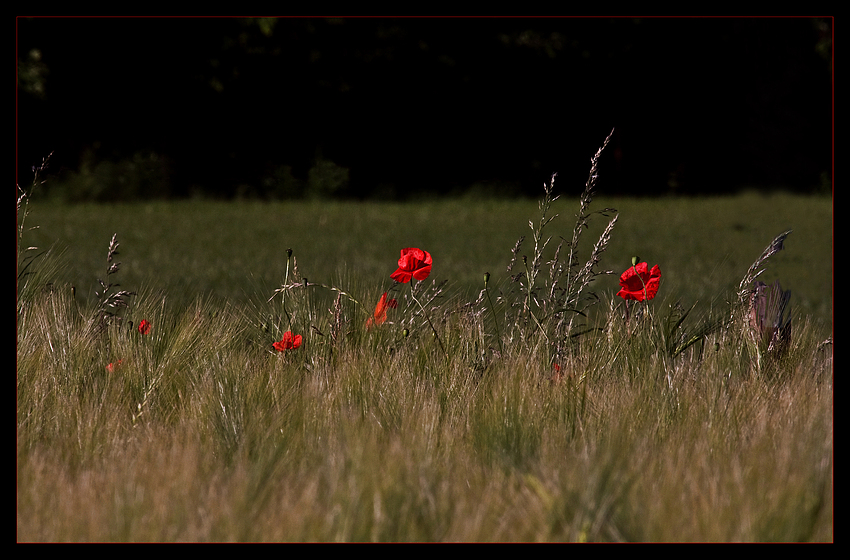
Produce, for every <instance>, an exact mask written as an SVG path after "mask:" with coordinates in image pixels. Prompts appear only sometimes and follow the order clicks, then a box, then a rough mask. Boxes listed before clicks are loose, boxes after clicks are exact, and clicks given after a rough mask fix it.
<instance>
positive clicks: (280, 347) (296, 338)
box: [272, 331, 301, 352]
mask: <svg viewBox="0 0 850 560" xmlns="http://www.w3.org/2000/svg"><path fill="white" fill-rule="evenodd" d="M272 346H274V349H275V350H277V351H278V352H283V351H284V350H295V349H296V348H298V347H299V346H301V335H300V334H296V335H293V334H292V331H286V332H285V333H283V338H282V339H281V340H280V342H275V343H273V344H272Z"/></svg>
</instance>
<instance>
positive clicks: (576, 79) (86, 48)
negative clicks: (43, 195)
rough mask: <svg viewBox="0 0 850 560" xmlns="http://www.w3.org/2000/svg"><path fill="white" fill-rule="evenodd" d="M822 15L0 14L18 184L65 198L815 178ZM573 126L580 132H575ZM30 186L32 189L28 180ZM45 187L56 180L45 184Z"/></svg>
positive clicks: (688, 185)
mask: <svg viewBox="0 0 850 560" xmlns="http://www.w3.org/2000/svg"><path fill="white" fill-rule="evenodd" d="M831 36H832V22H831V20H829V19H810V18H690V19H679V18H650V19H643V20H636V19H631V18H614V19H609V18H486V19H482V18H405V19H395V18H346V19H341V20H340V19H337V20H328V19H320V18H286V19H276V20H256V19H239V18H123V19H122V18H19V19H18V20H17V56H18V96H17V102H18V113H17V129H18V143H17V149H18V155H17V157H18V174H19V177H18V182H19V183H21V184H26V183H28V182H29V176H28V174H29V170H30V168H31V166H32V165H33V164H37V163H38V162H40V161H41V159H42V158H43V157H44V156H45V155H46V154H48V153H50V152H53V153H54V156H53V158H52V159H51V162H52V164H53V170H52V171H53V172H54V173H59V172H61V174H63V176H64V177H65V179H66V181H64V183H63V182H62V181H57V182H55V183H56V185H61V184H64V185H65V186H64V187H63V188H66V189H77V190H78V192H77V193H76V194H74V193H65V197H66V198H70V199H80V198H96V199H121V198H138V197H163V196H168V197H181V196H187V195H193V194H205V195H212V196H223V197H231V196H235V195H259V196H268V197H302V196H354V197H368V196H373V197H383V198H404V197H407V196H409V195H413V194H418V193H422V192H431V193H440V194H446V193H457V192H464V191H468V190H470V189H472V190H474V191H476V192H479V193H481V194H500V193H501V194H522V193H537V192H538V191H539V188H540V185H541V184H542V183H543V182H544V181H545V180H547V179H548V177H549V175H550V174H551V173H552V172H553V171H557V172H558V173H559V176H560V178H561V179H560V184H561V185H563V186H565V187H569V188H575V189H576V192H578V190H580V188H581V185H583V183H584V179H585V177H584V173H585V166H586V161H583V160H580V159H577V158H576V156H575V154H576V153H579V154H581V153H585V154H587V157H588V158H590V156H591V155H592V154H593V152H594V151H595V149H596V147H597V146H596V145H595V143H594V142H595V141H596V139H598V138H600V137H604V136H605V135H607V134H608V132H610V130H611V129H612V128H613V129H615V130H616V132H615V134H614V136H613V138H612V146H611V148H612V149H611V150H609V151H608V153H606V158H604V159H603V161H602V162H600V166H601V167H600V171H601V172H602V173H603V176H604V177H605V190H606V192H609V193H612V194H613V193H626V194H636V195H637V194H661V193H669V192H675V193H684V194H700V193H705V192H717V191H718V190H723V191H732V190H735V189H738V188H742V187H763V188H776V187H780V188H789V189H794V190H801V191H803V190H806V191H807V190H811V189H815V188H823V185H826V184H828V183H829V177H830V171H831V165H832V163H831V145H832V144H831V141H832V138H831V136H832V59H831ZM588 139H590V140H588ZM48 188H51V187H49V186H48ZM53 188H59V187H58V186H55V187H53Z"/></svg>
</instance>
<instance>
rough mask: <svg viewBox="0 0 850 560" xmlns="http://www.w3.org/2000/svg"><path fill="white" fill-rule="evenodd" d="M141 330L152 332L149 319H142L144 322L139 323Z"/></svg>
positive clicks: (145, 332)
mask: <svg viewBox="0 0 850 560" xmlns="http://www.w3.org/2000/svg"><path fill="white" fill-rule="evenodd" d="M139 332H140V333H142V334H148V333H150V332H151V324H150V321H148V320H147V319H142V322H141V323H139Z"/></svg>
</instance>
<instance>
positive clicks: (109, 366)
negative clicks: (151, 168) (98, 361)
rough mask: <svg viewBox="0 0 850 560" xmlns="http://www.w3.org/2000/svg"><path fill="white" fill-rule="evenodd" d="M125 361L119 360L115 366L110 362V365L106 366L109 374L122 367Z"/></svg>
mask: <svg viewBox="0 0 850 560" xmlns="http://www.w3.org/2000/svg"><path fill="white" fill-rule="evenodd" d="M123 361H124V360H118V361H117V362H115V363H114V364H113V363H112V362H110V363H109V364H107V366H106V371H108V372H109V373H113V372H114V371H115V369H116V368H117V367H118V366H120V365H121V362H123Z"/></svg>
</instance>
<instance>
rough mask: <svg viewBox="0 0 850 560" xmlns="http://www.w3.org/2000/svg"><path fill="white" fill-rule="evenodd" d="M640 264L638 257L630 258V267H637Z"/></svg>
mask: <svg viewBox="0 0 850 560" xmlns="http://www.w3.org/2000/svg"><path fill="white" fill-rule="evenodd" d="M639 262H640V257H632V266H637V264H638V263H639Z"/></svg>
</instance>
